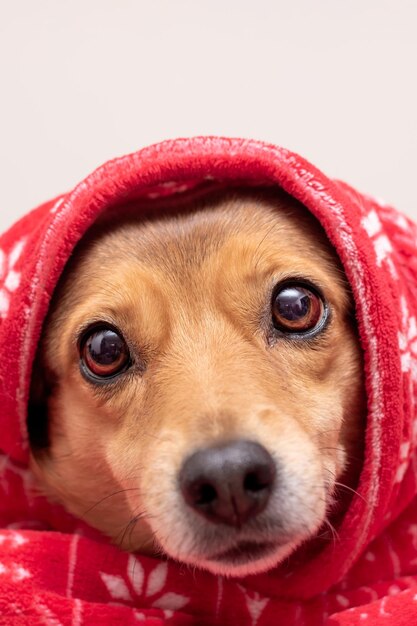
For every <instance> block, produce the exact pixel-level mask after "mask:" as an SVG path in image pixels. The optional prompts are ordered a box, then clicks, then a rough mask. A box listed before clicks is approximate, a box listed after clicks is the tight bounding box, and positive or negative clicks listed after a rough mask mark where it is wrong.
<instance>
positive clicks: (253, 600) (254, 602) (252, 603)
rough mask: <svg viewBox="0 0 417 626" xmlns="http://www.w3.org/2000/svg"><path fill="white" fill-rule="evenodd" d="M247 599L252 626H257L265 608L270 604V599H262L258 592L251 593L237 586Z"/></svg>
mask: <svg viewBox="0 0 417 626" xmlns="http://www.w3.org/2000/svg"><path fill="white" fill-rule="evenodd" d="M237 587H238V588H239V589H240V591H241V592H242V593H243V595H244V597H245V602H246V606H247V609H248V611H249V614H250V616H251V620H252V626H256V624H257V623H258V620H259V618H260V617H261V614H262V613H263V612H264V610H265V607H266V606H267V604H269V601H270V599H269V598H265V597H262V596H261V595H260V594H259V593H258V592H257V591H253V592H249V591H248V590H247V589H246V588H245V587H243V586H242V585H237Z"/></svg>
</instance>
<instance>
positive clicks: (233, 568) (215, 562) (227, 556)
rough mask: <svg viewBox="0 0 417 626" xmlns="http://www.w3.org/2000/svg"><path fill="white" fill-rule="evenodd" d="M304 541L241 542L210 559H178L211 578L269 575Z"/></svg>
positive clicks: (205, 557)
mask: <svg viewBox="0 0 417 626" xmlns="http://www.w3.org/2000/svg"><path fill="white" fill-rule="evenodd" d="M301 541H302V540H300V541H296V542H293V543H287V544H285V545H277V544H276V543H273V542H270V541H268V542H267V541H264V542H255V541H250V542H249V541H242V542H240V543H238V544H236V545H234V546H232V547H231V548H228V549H226V550H224V551H222V552H219V553H217V554H214V555H212V556H210V557H207V556H200V557H188V558H183V555H181V557H180V558H179V557H177V559H178V560H180V561H182V562H186V563H187V564H189V565H192V566H194V567H197V568H199V569H204V570H206V571H209V572H211V573H212V574H216V575H220V576H225V577H229V578H231V577H236V578H242V577H244V576H249V575H252V574H260V573H262V572H266V571H268V570H270V569H272V568H274V567H276V566H277V565H279V564H280V563H281V562H282V561H283V560H284V559H285V558H286V557H287V556H288V555H289V554H291V552H293V551H294V550H295V548H296V547H297V546H298V545H299V544H300V543H301Z"/></svg>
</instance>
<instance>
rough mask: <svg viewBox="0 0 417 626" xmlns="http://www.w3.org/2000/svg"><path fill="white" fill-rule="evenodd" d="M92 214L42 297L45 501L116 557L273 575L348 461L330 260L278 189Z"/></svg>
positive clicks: (356, 380)
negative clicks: (86, 527)
mask: <svg viewBox="0 0 417 626" xmlns="http://www.w3.org/2000/svg"><path fill="white" fill-rule="evenodd" d="M199 208H201V207H200V206H199V205H198V203H197V205H196V206H195V207H194V212H191V213H190V212H189V213H187V214H184V215H179V216H176V217H170V218H166V219H159V220H157V221H155V220H151V221H148V222H140V221H139V220H137V219H135V218H134V217H132V216H129V215H126V216H125V217H120V216H119V217H118V218H117V219H112V220H111V221H103V222H102V223H101V224H100V223H98V224H97V225H96V226H95V227H93V228H92V229H90V231H89V233H88V234H87V236H86V237H85V238H84V240H83V241H82V242H81V243H80V244H79V246H78V249H77V253H76V254H75V255H74V257H73V259H72V261H71V262H70V264H69V266H68V269H67V271H66V273H65V275H64V278H63V280H62V281H61V284H60V286H59V288H58V290H57V292H56V294H55V296H54V301H53V305H52V308H51V312H50V315H49V318H48V319H47V322H46V326H45V331H44V335H43V338H42V341H41V345H40V350H39V363H38V365H37V366H36V367H35V378H34V383H33V392H32V395H33V398H34V400H33V401H34V402H35V403H36V402H37V403H38V404H39V398H41V399H42V401H43V402H45V404H46V407H47V416H48V425H47V440H48V441H47V445H45V446H44V447H43V448H42V449H40V448H39V447H38V446H37V445H36V442H35V439H36V437H35V435H36V432H35V431H36V428H35V427H34V426H33V423H34V422H33V420H32V421H31V422H30V423H29V430H30V433H31V437H32V442H34V443H33V453H32V468H33V471H34V472H35V474H36V475H37V477H38V480H39V482H40V484H41V486H42V488H43V490H44V491H45V493H46V494H47V495H48V496H49V497H50V498H53V499H55V500H58V501H59V502H61V503H63V504H64V505H65V507H66V508H67V509H68V510H69V511H71V512H72V513H73V514H75V515H77V516H79V517H82V518H83V519H85V520H86V521H87V522H89V523H90V524H91V525H92V526H94V527H96V528H98V529H99V530H101V531H103V532H104V533H106V534H107V535H109V536H110V537H111V538H112V539H113V540H114V542H115V543H117V544H118V545H120V546H121V547H122V548H124V549H128V550H132V551H136V550H139V551H141V552H143V553H155V552H158V551H159V552H160V551H162V552H164V553H166V554H167V555H169V556H171V557H173V558H174V559H177V560H179V561H182V562H184V563H189V564H192V565H194V566H198V567H202V568H205V569H207V570H209V571H211V572H213V573H219V574H224V575H233V576H242V575H246V574H252V573H257V572H260V571H264V570H266V569H268V568H270V567H273V566H274V565H276V564H277V563H279V562H280V561H282V559H284V558H285V557H286V556H288V555H289V554H290V553H291V552H293V551H294V549H295V548H296V547H297V546H298V545H299V544H300V543H301V542H303V541H304V540H306V539H307V538H309V537H311V536H313V535H314V534H315V533H317V531H318V529H319V528H320V526H321V525H322V524H323V523H324V522H325V520H326V516H327V513H328V511H329V507H330V506H331V503H332V494H333V492H334V489H335V484H336V482H337V481H338V480H340V479H341V477H342V476H343V474H344V473H345V475H346V468H348V470H347V475H348V476H350V478H348V480H350V482H351V483H352V481H353V480H354V473H355V472H354V469H353V467H352V466H350V469H349V465H348V463H347V459H348V457H349V456H351V455H356V456H358V449H359V448H360V443H359V442H360V441H361V437H360V430H361V428H362V415H363V387H362V385H363V383H362V368H361V356H360V350H359V347H358V341H357V338H356V333H355V330H354V328H353V326H352V322H351V315H352V311H351V308H352V305H351V300H350V297H349V292H348V289H347V286H346V285H347V284H346V279H345V278H344V275H343V271H342V269H341V267H340V265H339V262H338V260H337V257H336V255H335V253H334V252H333V250H332V249H331V247H330V246H329V244H328V241H327V239H326V237H325V235H324V233H323V231H322V229H321V227H320V226H319V225H318V224H317V223H316V221H315V220H314V218H313V217H312V216H310V215H309V214H307V212H306V211H305V209H303V207H301V206H300V205H298V204H297V203H296V202H295V201H293V200H291V199H289V198H287V197H286V196H285V197H284V196H282V197H281V196H267V195H261V196H259V197H257V196H255V195H251V194H243V193H242V194H240V195H239V194H238V195H235V196H224V197H223V198H220V199H219V198H217V199H216V200H212V201H211V204H210V202H209V201H206V204H205V206H204V210H202V211H201V210H199Z"/></svg>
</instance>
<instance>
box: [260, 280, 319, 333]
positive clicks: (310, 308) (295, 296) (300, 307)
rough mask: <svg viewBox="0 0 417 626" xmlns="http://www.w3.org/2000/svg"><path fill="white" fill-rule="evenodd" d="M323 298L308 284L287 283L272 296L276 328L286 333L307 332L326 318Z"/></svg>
mask: <svg viewBox="0 0 417 626" xmlns="http://www.w3.org/2000/svg"><path fill="white" fill-rule="evenodd" d="M324 314H325V305H324V302H323V300H322V298H321V297H320V296H319V295H318V294H317V293H316V292H315V291H313V290H312V289H310V288H309V287H307V286H306V285H302V284H297V283H290V284H289V283H287V284H285V285H283V286H281V288H280V289H279V290H278V291H276V292H275V294H274V296H273V298H272V318H273V322H274V326H275V328H277V329H278V330H281V331H283V332H286V333H305V332H308V331H310V330H312V329H313V328H315V327H316V326H318V325H319V324H320V322H321V321H322V320H323V319H324Z"/></svg>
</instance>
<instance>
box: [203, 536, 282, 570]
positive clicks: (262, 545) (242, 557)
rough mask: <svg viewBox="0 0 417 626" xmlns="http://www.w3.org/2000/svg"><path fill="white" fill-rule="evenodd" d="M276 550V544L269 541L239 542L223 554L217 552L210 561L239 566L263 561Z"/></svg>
mask: <svg viewBox="0 0 417 626" xmlns="http://www.w3.org/2000/svg"><path fill="white" fill-rule="evenodd" d="M275 548H276V544H274V543H272V542H271V541H264V542H258V541H240V542H239V543H237V544H236V545H235V546H233V547H232V548H228V549H227V550H225V551H224V552H219V553H217V554H214V555H213V556H211V557H210V561H215V562H217V563H229V564H231V565H239V564H241V563H248V562H249V561H257V560H259V559H263V558H264V557H265V556H267V555H268V554H270V553H271V552H272V551H273V550H274V549H275Z"/></svg>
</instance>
